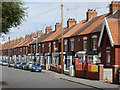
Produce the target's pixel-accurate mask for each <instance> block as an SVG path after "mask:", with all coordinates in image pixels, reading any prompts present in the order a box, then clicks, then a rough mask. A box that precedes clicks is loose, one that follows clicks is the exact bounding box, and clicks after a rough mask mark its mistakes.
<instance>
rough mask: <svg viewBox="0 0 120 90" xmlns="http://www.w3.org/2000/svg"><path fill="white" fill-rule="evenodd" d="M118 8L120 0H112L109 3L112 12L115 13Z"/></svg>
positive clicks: (119, 7)
mask: <svg viewBox="0 0 120 90" xmlns="http://www.w3.org/2000/svg"><path fill="white" fill-rule="evenodd" d="M116 10H120V1H112V2H111V4H110V5H109V12H110V14H112V13H114V12H115V11H116Z"/></svg>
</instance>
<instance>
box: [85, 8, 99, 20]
mask: <svg viewBox="0 0 120 90" xmlns="http://www.w3.org/2000/svg"><path fill="white" fill-rule="evenodd" d="M86 16H87V21H88V20H90V19H91V18H93V17H96V16H97V12H96V10H93V9H88V11H87V13H86Z"/></svg>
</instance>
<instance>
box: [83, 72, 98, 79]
mask: <svg viewBox="0 0 120 90" xmlns="http://www.w3.org/2000/svg"><path fill="white" fill-rule="evenodd" d="M85 78H88V79H93V80H99V76H98V72H91V71H87V72H86V76H85Z"/></svg>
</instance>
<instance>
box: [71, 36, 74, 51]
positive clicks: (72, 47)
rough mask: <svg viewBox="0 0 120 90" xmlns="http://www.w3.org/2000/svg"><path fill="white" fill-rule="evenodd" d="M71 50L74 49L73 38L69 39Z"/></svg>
mask: <svg viewBox="0 0 120 90" xmlns="http://www.w3.org/2000/svg"><path fill="white" fill-rule="evenodd" d="M71 51H74V39H73V38H72V39H71Z"/></svg>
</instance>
